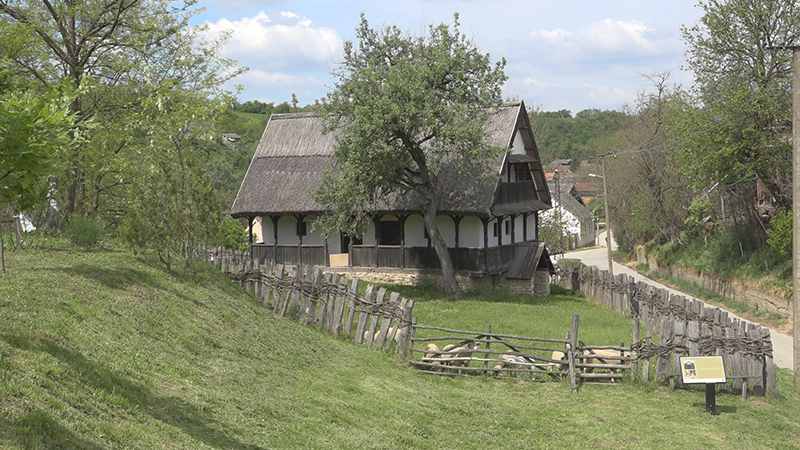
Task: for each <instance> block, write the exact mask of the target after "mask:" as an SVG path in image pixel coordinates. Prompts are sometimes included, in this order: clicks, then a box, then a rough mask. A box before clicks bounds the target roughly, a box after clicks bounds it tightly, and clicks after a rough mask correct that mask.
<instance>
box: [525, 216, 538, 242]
mask: <svg viewBox="0 0 800 450" xmlns="http://www.w3.org/2000/svg"><path fill="white" fill-rule="evenodd" d="M527 225H528V240H529V241H533V240H536V239H539V236H537V235H536V214H535V213H534V214H531V215H529V216H528V220H527Z"/></svg>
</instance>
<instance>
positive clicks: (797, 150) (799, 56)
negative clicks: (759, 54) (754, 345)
mask: <svg viewBox="0 0 800 450" xmlns="http://www.w3.org/2000/svg"><path fill="white" fill-rule="evenodd" d="M792 51H793V58H792V68H793V69H792V135H793V136H794V137H793V139H792V192H793V193H794V194H793V195H792V238H793V239H792V241H793V242H792V275H793V277H792V278H793V280H794V281H793V283H792V285H793V287H794V294H793V295H792V310H793V312H794V321H793V322H794V324H793V326H792V331H793V335H794V339H793V342H794V365H793V367H794V385H795V390H797V391H798V392H800V195H798V193H799V192H800V176H799V175H798V174H800V137H799V136H798V134H800V47H793V48H792Z"/></svg>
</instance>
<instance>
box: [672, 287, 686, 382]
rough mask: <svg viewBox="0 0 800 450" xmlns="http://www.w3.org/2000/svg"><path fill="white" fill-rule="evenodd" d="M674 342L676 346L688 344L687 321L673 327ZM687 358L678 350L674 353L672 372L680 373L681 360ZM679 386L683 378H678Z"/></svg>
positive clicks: (676, 322)
mask: <svg viewBox="0 0 800 450" xmlns="http://www.w3.org/2000/svg"><path fill="white" fill-rule="evenodd" d="M680 300H681V299H680V298H679V299H678V301H680ZM672 327H673V328H672V342H674V343H675V344H676V345H685V344H686V328H687V324H686V321H685V320H683V319H679V320H676V321H675V322H674V323H673V325H672ZM683 356H686V353H684V352H683V351H681V350H680V349H678V348H676V349H675V351H674V352H672V371H673V372H674V373H680V368H681V360H680V358H681V357H683ZM677 384H678V386H682V385H683V379H682V378H681V377H677Z"/></svg>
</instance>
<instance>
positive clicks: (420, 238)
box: [404, 214, 428, 247]
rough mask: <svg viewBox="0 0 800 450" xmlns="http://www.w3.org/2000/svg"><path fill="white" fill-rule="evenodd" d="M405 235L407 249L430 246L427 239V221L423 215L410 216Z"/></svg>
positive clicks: (407, 220)
mask: <svg viewBox="0 0 800 450" xmlns="http://www.w3.org/2000/svg"><path fill="white" fill-rule="evenodd" d="M404 233H405V243H406V247H427V246H428V240H427V239H425V219H423V218H422V216H421V215H419V214H412V215H410V216H408V218H407V219H406V223H405V231H404Z"/></svg>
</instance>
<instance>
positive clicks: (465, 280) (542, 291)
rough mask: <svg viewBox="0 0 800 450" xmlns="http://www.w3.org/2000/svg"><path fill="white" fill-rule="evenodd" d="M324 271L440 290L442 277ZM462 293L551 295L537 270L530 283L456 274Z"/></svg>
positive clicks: (432, 272) (396, 272)
mask: <svg viewBox="0 0 800 450" xmlns="http://www.w3.org/2000/svg"><path fill="white" fill-rule="evenodd" d="M322 269H323V270H324V271H326V272H334V273H338V274H340V275H343V276H346V277H348V278H358V279H359V280H363V281H366V282H369V283H388V284H400V285H404V286H417V285H430V284H432V285H434V286H436V287H437V288H439V289H442V288H443V287H442V275H441V271H438V270H414V269H389V268H381V269H377V268H365V267H352V268H349V267H348V268H345V267H323V268H322ZM456 279H457V280H458V285H459V286H460V287H461V290H462V291H483V290H488V289H498V288H500V289H508V290H509V291H511V292H512V293H514V294H520V295H533V296H534V297H546V296H548V295H550V274H549V273H548V272H547V271H546V270H537V271H536V274H535V275H534V277H533V279H531V280H512V279H508V278H506V277H504V276H501V275H494V276H488V277H471V276H467V275H464V274H458V273H457V274H456Z"/></svg>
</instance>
